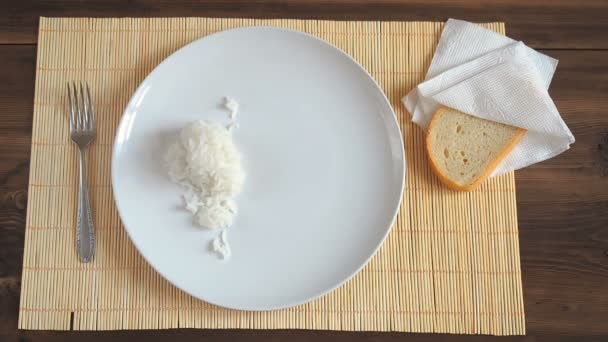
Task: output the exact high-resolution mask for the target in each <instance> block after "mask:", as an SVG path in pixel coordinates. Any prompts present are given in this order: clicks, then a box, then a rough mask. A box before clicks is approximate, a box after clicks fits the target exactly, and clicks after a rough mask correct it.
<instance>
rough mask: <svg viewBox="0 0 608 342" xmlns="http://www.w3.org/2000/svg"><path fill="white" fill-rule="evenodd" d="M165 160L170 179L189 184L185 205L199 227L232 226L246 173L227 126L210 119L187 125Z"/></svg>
mask: <svg viewBox="0 0 608 342" xmlns="http://www.w3.org/2000/svg"><path fill="white" fill-rule="evenodd" d="M165 161H166V164H167V168H168V172H169V177H170V178H171V180H172V181H174V182H176V183H179V184H182V185H183V186H185V187H186V192H185V194H184V201H185V207H186V209H187V210H189V211H190V212H192V213H193V214H194V217H195V220H196V222H197V223H198V224H199V225H200V226H203V227H207V228H209V229H216V228H226V227H229V226H231V225H232V223H233V221H234V217H235V215H236V213H237V205H236V203H235V201H234V197H235V196H236V195H237V194H238V193H239V192H240V191H241V188H242V186H243V182H244V180H245V173H244V172H243V168H242V165H241V155H240V152H239V151H238V149H237V147H236V145H235V143H234V141H233V139H232V135H231V134H230V132H229V131H228V129H227V128H225V127H224V126H222V125H221V124H219V123H217V122H213V121H207V120H199V121H194V122H192V123H190V124H188V125H186V126H185V127H184V128H183V129H182V131H181V132H180V135H179V139H178V140H177V141H176V142H175V143H174V144H173V145H171V147H170V148H169V150H168V151H167V154H166V155H165Z"/></svg>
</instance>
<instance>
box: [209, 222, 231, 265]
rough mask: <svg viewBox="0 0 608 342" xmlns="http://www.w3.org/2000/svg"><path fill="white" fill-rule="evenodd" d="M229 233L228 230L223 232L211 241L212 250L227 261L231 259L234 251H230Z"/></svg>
mask: <svg viewBox="0 0 608 342" xmlns="http://www.w3.org/2000/svg"><path fill="white" fill-rule="evenodd" d="M227 235H228V231H227V230H226V229H224V230H222V232H221V233H220V234H219V235H218V236H216V237H215V238H214V239H213V241H211V249H212V250H213V251H214V252H215V253H217V254H218V255H219V257H220V258H222V259H224V260H227V259H230V255H231V254H232V251H231V250H230V245H229V244H228V236H227Z"/></svg>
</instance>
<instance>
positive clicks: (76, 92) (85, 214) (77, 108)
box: [67, 81, 96, 262]
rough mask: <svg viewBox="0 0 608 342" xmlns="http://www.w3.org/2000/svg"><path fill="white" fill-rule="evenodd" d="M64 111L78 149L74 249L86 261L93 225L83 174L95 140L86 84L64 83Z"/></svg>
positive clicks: (92, 241) (92, 250)
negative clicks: (65, 90)
mask: <svg viewBox="0 0 608 342" xmlns="http://www.w3.org/2000/svg"><path fill="white" fill-rule="evenodd" d="M67 86H68V95H67V102H68V110H69V111H70V136H71V138H72V141H74V143H75V144H76V145H77V146H78V149H79V150H80V189H79V191H78V216H77V221H76V250H77V252H78V258H79V259H80V262H90V261H91V260H93V255H94V254H95V226H94V225H93V215H92V213H91V205H90V203H89V192H88V187H87V177H86V165H85V163H86V158H85V152H86V150H87V147H88V146H89V144H90V143H91V142H92V141H93V140H94V139H95V130H96V127H95V111H94V110H93V103H92V101H91V92H90V91H89V85H88V84H87V83H86V82H85V83H84V84H83V83H82V81H81V82H80V87H77V86H76V82H71V85H70V82H68V84H67Z"/></svg>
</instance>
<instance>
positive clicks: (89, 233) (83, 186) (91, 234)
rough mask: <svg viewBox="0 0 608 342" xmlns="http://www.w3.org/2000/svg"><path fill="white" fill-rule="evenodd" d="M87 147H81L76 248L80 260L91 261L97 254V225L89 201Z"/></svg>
mask: <svg viewBox="0 0 608 342" xmlns="http://www.w3.org/2000/svg"><path fill="white" fill-rule="evenodd" d="M85 164H86V161H85V149H83V148H81V149H80V188H79V191H78V217H77V220H76V249H77V251H78V257H79V259H80V262H85V263H86V262H90V261H91V260H93V255H95V226H94V225H93V215H92V213H91V204H90V202H89V192H88V186H87V175H86V165H85Z"/></svg>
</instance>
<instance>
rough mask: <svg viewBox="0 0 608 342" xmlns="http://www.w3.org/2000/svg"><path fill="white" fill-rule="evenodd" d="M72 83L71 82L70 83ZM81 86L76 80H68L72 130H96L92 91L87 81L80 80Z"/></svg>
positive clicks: (68, 100)
mask: <svg viewBox="0 0 608 342" xmlns="http://www.w3.org/2000/svg"><path fill="white" fill-rule="evenodd" d="M70 83H71V84H70ZM79 83H80V87H78V86H77V85H76V82H75V81H73V82H68V83H67V87H68V95H67V102H68V110H69V111H70V131H72V132H80V131H91V130H92V131H94V130H95V111H94V110H93V103H92V101H91V92H90V90H89V84H88V83H87V82H86V81H85V82H84V83H83V82H82V81H80V82H79Z"/></svg>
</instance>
